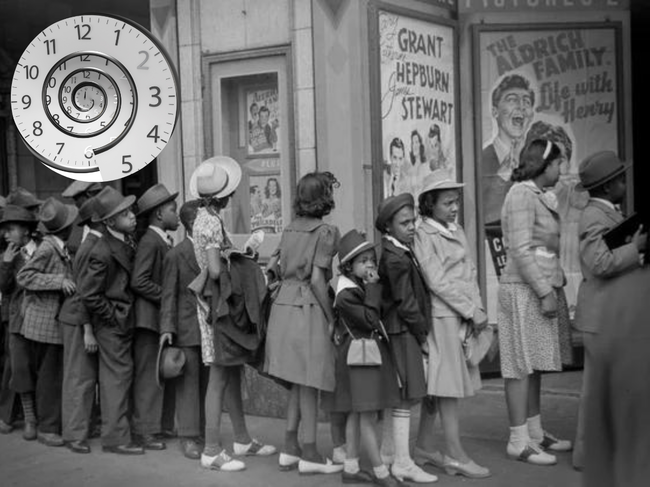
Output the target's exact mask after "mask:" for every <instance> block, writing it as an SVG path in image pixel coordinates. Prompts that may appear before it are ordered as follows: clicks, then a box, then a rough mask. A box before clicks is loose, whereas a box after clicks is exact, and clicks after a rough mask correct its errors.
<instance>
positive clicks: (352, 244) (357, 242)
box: [339, 230, 375, 264]
mask: <svg viewBox="0 0 650 487" xmlns="http://www.w3.org/2000/svg"><path fill="white" fill-rule="evenodd" d="M374 248H375V246H374V245H373V244H371V243H370V242H368V241H367V240H366V238H365V237H364V236H363V235H362V234H361V233H359V232H358V231H357V230H350V231H349V232H348V233H346V234H345V235H343V237H341V241H340V243H339V262H340V263H341V264H345V263H346V262H350V261H351V260H352V259H354V258H355V257H356V256H357V255H359V254H360V253H362V252H365V251H366V250H369V249H374Z"/></svg>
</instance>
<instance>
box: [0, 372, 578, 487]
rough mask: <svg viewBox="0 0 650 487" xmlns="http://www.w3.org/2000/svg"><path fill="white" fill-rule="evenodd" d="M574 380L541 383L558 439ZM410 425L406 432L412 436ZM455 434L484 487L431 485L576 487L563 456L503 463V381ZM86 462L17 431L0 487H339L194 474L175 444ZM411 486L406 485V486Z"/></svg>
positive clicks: (253, 471) (574, 406) (325, 434)
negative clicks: (484, 473) (483, 473)
mask: <svg viewBox="0 0 650 487" xmlns="http://www.w3.org/2000/svg"><path fill="white" fill-rule="evenodd" d="M581 376H582V373H581V372H565V373H562V374H549V375H546V376H544V378H543V380H542V387H543V389H544V392H543V398H542V408H543V413H544V425H545V427H546V428H547V429H548V430H550V431H551V432H553V433H554V434H556V435H557V436H559V437H562V438H569V439H573V436H574V434H575V425H576V415H577V410H578V393H579V387H580V381H581ZM414 413H415V414H416V417H415V418H413V419H414V421H412V430H413V431H415V430H416V428H417V409H414ZM461 414H462V420H461V429H462V434H463V440H464V445H465V448H466V449H467V450H468V452H469V453H470V455H471V456H472V457H473V458H474V459H476V460H477V461H478V462H479V463H481V464H482V465H485V466H487V467H489V468H490V469H491V470H492V473H493V476H492V477H491V478H489V479H485V480H469V479H465V478H463V477H450V476H448V475H446V474H444V473H443V472H441V471H438V470H437V469H435V468H433V467H427V470H428V471H430V472H432V473H435V474H436V475H438V477H439V482H438V483H437V484H433V485H441V486H442V485H444V486H447V485H448V486H460V485H468V484H475V485H477V486H478V485H480V486H481V487H521V486H526V487H528V486H531V487H580V485H581V475H580V474H579V473H577V472H575V471H574V470H573V469H572V468H571V456H570V455H571V454H570V453H565V454H560V455H559V456H558V460H559V461H558V465H556V466H554V467H536V466H532V465H527V464H524V463H521V462H515V461H512V460H508V459H507V458H506V455H505V446H506V442H507V438H508V421H507V414H506V406H505V400H504V397H503V381H502V380H501V379H490V380H486V381H484V389H483V390H482V391H481V392H480V393H479V394H477V396H476V397H474V398H471V399H467V400H465V401H461ZM247 419H248V425H249V429H250V432H251V434H252V435H253V436H255V437H256V438H259V439H260V440H263V441H264V442H267V443H273V444H275V445H281V444H282V441H283V439H284V421H283V420H278V419H270V418H261V417H253V416H249V417H248V418H247ZM319 428H320V429H319V447H320V449H321V451H322V452H326V453H329V452H331V442H330V435H329V424H327V423H323V424H321V425H320V426H319ZM224 432H225V434H226V435H227V436H230V433H231V429H230V424H229V419H228V415H225V416H224ZM91 447H92V448H93V452H92V453H91V454H90V455H75V454H73V453H71V452H70V451H68V450H67V449H66V448H47V447H45V446H43V445H41V444H40V443H38V442H26V441H24V440H23V439H22V437H21V432H20V431H15V432H13V433H12V434H10V435H6V436H5V435H0V484H1V485H2V486H3V487H10V486H12V487H13V486H20V487H23V486H24V487H36V486H38V487H41V486H56V487H77V486H93V487H109V486H111V487H112V486H116V485H125V486H126V485H137V486H139V487H167V486H169V487H172V486H173V487H177V486H185V485H191V486H193V487H194V486H195V487H202V486H206V487H207V486H210V487H214V486H219V487H249V486H250V487H257V486H260V487H264V486H283V487H284V486H286V487H293V486H314V487H316V486H319V487H320V486H322V487H325V486H328V487H329V486H341V485H342V484H341V479H340V476H339V475H331V476H316V477H301V476H299V475H298V473H296V472H290V473H282V472H280V471H278V468H277V456H273V457H270V458H249V459H247V460H246V465H247V470H246V471H244V472H239V473H230V474H227V473H221V472H212V471H206V470H202V469H201V468H200V467H199V464H198V462H194V461H191V460H187V459H186V458H184V457H183V456H182V455H181V453H180V452H179V449H178V441H177V440H173V441H170V442H168V444H167V447H168V448H167V450H165V451H162V452H148V453H147V454H146V455H144V456H137V457H124V456H119V455H114V454H108V453H102V451H101V446H100V444H99V440H92V441H91ZM411 485H414V484H411Z"/></svg>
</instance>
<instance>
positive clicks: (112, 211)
mask: <svg viewBox="0 0 650 487" xmlns="http://www.w3.org/2000/svg"><path fill="white" fill-rule="evenodd" d="M134 202H135V196H133V195H129V196H123V195H122V193H120V192H119V191H118V190H116V189H115V188H113V187H112V186H104V189H102V190H101V191H100V192H99V194H97V196H95V214H94V215H93V217H92V220H91V221H92V222H93V223H97V222H103V221H104V220H108V219H109V218H110V217H112V216H115V215H117V214H118V213H120V212H121V211H124V210H126V209H127V208H129V207H131V206H132V205H133V203H134Z"/></svg>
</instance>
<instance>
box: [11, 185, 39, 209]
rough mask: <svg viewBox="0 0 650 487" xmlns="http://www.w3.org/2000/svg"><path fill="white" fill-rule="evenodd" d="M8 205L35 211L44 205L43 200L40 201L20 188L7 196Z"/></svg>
mask: <svg viewBox="0 0 650 487" xmlns="http://www.w3.org/2000/svg"><path fill="white" fill-rule="evenodd" d="M7 204H8V205H17V206H22V207H23V208H27V209H28V210H29V209H34V208H36V207H37V206H40V205H41V204H43V201H42V200H39V199H38V198H37V197H36V196H34V194H33V193H30V192H29V191H27V190H26V189H25V188H21V187H20V186H18V187H17V188H16V189H14V190H13V191H12V192H11V193H9V196H7Z"/></svg>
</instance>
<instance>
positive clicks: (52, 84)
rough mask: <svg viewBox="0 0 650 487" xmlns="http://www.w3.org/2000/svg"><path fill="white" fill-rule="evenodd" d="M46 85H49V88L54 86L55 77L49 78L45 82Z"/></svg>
mask: <svg viewBox="0 0 650 487" xmlns="http://www.w3.org/2000/svg"><path fill="white" fill-rule="evenodd" d="M47 86H49V87H50V88H54V87H55V86H56V78H54V77H52V78H50V79H49V81H48V82H47Z"/></svg>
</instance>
